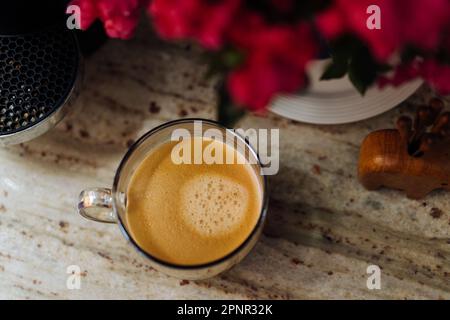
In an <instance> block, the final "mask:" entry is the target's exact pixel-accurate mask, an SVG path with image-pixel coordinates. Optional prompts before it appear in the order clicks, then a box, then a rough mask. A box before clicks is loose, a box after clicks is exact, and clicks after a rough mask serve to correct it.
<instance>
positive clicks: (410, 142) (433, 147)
mask: <svg viewBox="0 0 450 320" xmlns="http://www.w3.org/2000/svg"><path fill="white" fill-rule="evenodd" d="M443 108H444V103H443V102H442V101H441V100H439V99H437V98H435V99H432V100H431V101H430V104H429V106H423V107H419V109H418V110H417V113H416V116H415V119H414V121H413V120H412V119H411V118H410V117H405V116H403V117H400V118H399V119H398V120H397V129H388V130H380V131H375V132H372V133H371V134H369V135H368V136H367V137H366V138H365V139H364V141H363V143H362V145H361V151H360V157H359V166H358V175H359V180H360V182H361V183H362V185H363V186H364V187H366V188H367V189H369V190H376V189H379V188H381V187H387V188H392V189H398V190H404V191H405V192H406V195H407V196H408V198H412V199H420V198H423V197H425V196H426V195H427V194H428V193H430V192H431V191H433V190H435V189H445V190H447V191H450V186H449V185H450V112H445V113H442V110H443Z"/></svg>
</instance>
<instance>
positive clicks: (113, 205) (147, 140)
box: [78, 119, 268, 280]
mask: <svg viewBox="0 0 450 320" xmlns="http://www.w3.org/2000/svg"><path fill="white" fill-rule="evenodd" d="M199 123H201V132H199V130H198V127H197V128H196V125H197V124H199ZM177 129H181V130H185V131H187V132H189V133H190V134H192V136H193V137H197V136H198V135H201V136H203V134H204V132H205V131H207V130H208V129H216V130H218V131H220V132H221V133H222V134H223V136H227V137H232V138H233V139H234V140H232V141H236V142H237V144H238V145H239V146H241V148H237V149H236V150H239V149H242V146H243V148H244V149H243V150H241V151H243V152H241V153H242V155H244V157H245V161H246V162H247V163H248V164H249V166H251V170H253V171H254V174H255V176H256V177H257V180H258V182H257V183H258V184H259V190H260V191H261V196H260V197H259V199H260V201H261V203H260V204H259V207H260V208H261V209H260V211H259V215H258V217H257V221H256V223H255V224H254V226H253V228H252V229H251V232H250V233H249V234H248V236H247V237H246V239H245V240H244V241H243V242H242V243H241V244H240V245H239V246H238V247H237V248H235V249H234V250H233V251H231V252H230V253H228V254H226V255H225V256H223V257H220V258H219V259H216V260H213V261H209V262H206V263H201V264H195V265H191V264H189V265H183V264H176V263H172V262H169V261H165V260H164V259H161V258H160V257H156V256H155V255H154V254H152V253H151V252H149V250H145V249H144V248H142V246H140V245H139V244H138V241H137V240H136V239H134V238H133V235H132V232H130V226H129V225H128V223H127V219H126V218H127V217H126V215H127V192H128V187H129V185H130V181H131V180H132V177H133V174H134V173H135V172H136V170H137V169H138V167H139V165H140V164H141V163H142V162H143V160H144V159H145V158H146V157H147V156H148V155H149V154H150V153H151V152H152V151H153V150H155V148H157V147H158V146H161V144H164V143H165V142H168V141H171V138H172V133H173V131H174V130H177ZM224 143H227V144H229V143H230V141H229V140H227V141H224ZM232 147H233V148H236V147H235V146H234V145H232ZM238 152H240V151H238ZM262 172H263V169H262V165H261V162H260V161H259V157H258V154H257V153H256V151H255V150H254V149H253V147H252V146H251V145H250V144H249V143H248V142H247V141H246V140H245V139H243V138H242V137H241V136H240V135H238V134H237V133H236V132H234V131H232V130H230V129H227V128H225V127H223V126H222V125H220V124H218V123H217V122H214V121H211V120H203V119H182V120H175V121H171V122H168V123H165V124H162V125H160V126H158V127H156V128H154V129H152V130H151V131H149V132H148V133H146V134H145V135H144V136H142V137H141V138H140V139H139V140H138V141H137V142H136V143H135V144H134V145H133V146H131V148H130V149H129V150H128V152H127V153H126V154H125V156H124V158H123V159H122V161H121V163H120V165H119V168H118V169H117V172H116V174H115V178H114V182H113V187H112V189H107V188H96V189H90V190H84V191H82V192H81V194H80V197H79V202H78V212H79V213H80V214H81V215H82V216H83V217H85V218H88V219H90V220H94V221H97V222H104V223H115V224H118V225H119V228H120V230H121V232H122V234H123V235H124V237H125V238H126V239H127V240H128V241H129V242H130V243H131V244H132V246H134V247H135V248H136V249H137V251H138V252H139V253H141V254H142V255H144V256H145V257H146V258H147V259H148V262H149V264H150V265H151V266H152V267H153V268H155V269H156V270H159V271H161V272H163V273H165V274H167V275H170V276H173V277H176V278H180V279H189V280H196V279H205V278H209V277H213V276H215V275H217V274H219V273H221V272H223V271H226V270H228V269H229V268H231V267H232V266H234V265H235V264H237V263H238V262H240V261H241V260H242V259H243V258H244V257H245V256H246V255H247V254H248V253H249V252H250V250H251V249H252V248H253V247H254V246H255V244H256V242H257V240H258V239H259V236H260V235H261V232H262V229H263V225H264V222H265V219H266V213H267V206H268V197H267V179H266V177H265V175H263V174H262Z"/></svg>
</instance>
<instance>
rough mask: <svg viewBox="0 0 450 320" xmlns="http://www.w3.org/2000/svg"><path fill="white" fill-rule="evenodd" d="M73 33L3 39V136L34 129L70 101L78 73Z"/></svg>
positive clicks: (0, 126) (0, 109)
mask: <svg viewBox="0 0 450 320" xmlns="http://www.w3.org/2000/svg"><path fill="white" fill-rule="evenodd" d="M78 63H79V55H78V47H77V43H76V39H75V36H74V34H73V32H71V31H69V30H67V29H66V28H63V27H58V28H53V29H49V30H48V31H47V32H41V33H35V34H28V35H20V36H2V35H0V135H3V134H10V133H13V132H17V131H20V130H23V129H25V128H28V127H30V126H33V125H35V124H36V123H38V122H39V121H41V120H42V119H44V118H45V117H46V116H48V115H49V114H51V113H52V112H53V111H54V110H56V109H57V108H58V107H59V106H60V105H61V104H62V103H63V102H64V101H65V99H66V98H67V96H68V94H69V93H70V90H71V88H72V86H73V84H74V82H75V79H76V76H77V72H78Z"/></svg>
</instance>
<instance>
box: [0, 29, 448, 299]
mask: <svg viewBox="0 0 450 320" xmlns="http://www.w3.org/2000/svg"><path fill="white" fill-rule="evenodd" d="M205 72H206V65H204V63H203V62H202V59H201V55H200V53H199V52H198V50H197V49H193V48H190V47H189V46H184V45H176V46H175V45H165V44H162V43H160V42H159V41H157V40H154V39H153V38H152V37H151V36H150V34H148V32H147V31H145V30H144V31H142V32H141V34H140V35H139V36H138V37H137V39H135V40H132V41H129V42H121V41H110V42H109V43H108V44H107V45H106V46H104V47H103V48H102V49H101V50H100V51H99V52H97V53H96V54H95V55H94V56H93V57H91V58H90V59H88V60H87V62H86V78H85V86H84V90H83V93H82V95H81V96H80V98H79V100H78V102H77V105H76V108H75V110H74V113H73V114H72V115H71V116H70V117H68V118H67V119H65V120H64V121H63V123H61V124H60V125H59V126H58V127H57V128H56V129H54V130H52V131H51V132H49V133H47V134H46V135H44V136H42V137H40V138H38V139H36V140H35V141H32V142H29V143H26V144H23V145H19V146H14V147H8V148H4V149H1V150H0V159H1V163H2V165H1V166H0V298H7V299H19V298H29V299H47V298H50V299H55V298H59V299H81V298H87V299H99V298H100V299H103V298H105V299H119V298H126V299H140V298H149V299H152V298H160V299H196V298H199V299H202V298H210V299H235V298H237V299H240V298H275V299H276V298H291V299H303V298H305V299H312V298H327V299H333V298H369V299H377V298H388V299H404V298H408V299H416V298H417V299H429V298H445V299H449V298H450V200H449V199H450V198H449V195H448V194H446V193H443V192H436V193H434V194H432V195H431V196H430V197H428V198H427V199H426V200H424V201H412V200H408V199H406V198H405V197H404V195H403V194H402V193H401V192H396V191H387V190H382V191H380V192H367V191H365V190H364V189H363V188H362V187H361V186H360V185H359V184H358V182H357V180H356V176H355V172H356V166H357V159H358V146H359V144H360V142H361V141H362V139H363V138H364V136H365V135H366V134H368V133H369V132H370V131H372V130H375V129H379V128H385V127H389V126H391V124H392V123H393V121H394V119H395V117H397V116H398V115H399V114H400V113H404V112H409V111H411V110H412V106H413V105H414V104H417V103H420V102H421V101H422V100H423V99H424V98H426V97H427V96H428V95H429V91H428V90H426V89H422V90H421V91H420V92H418V93H417V94H416V95H415V96H414V97H412V98H411V99H410V100H408V102H407V103H404V104H403V105H402V107H400V108H397V109H395V110H393V111H391V112H388V113H387V114H384V115H382V116H379V117H377V118H374V119H370V120H367V121H363V122H360V123H357V124H351V125H342V126H322V127H320V126H313V125H306V124H300V123H295V122H292V121H289V120H286V119H282V118H280V117H278V116H274V115H267V116H264V117H261V116H259V117H256V116H248V117H246V118H244V119H243V120H242V121H241V122H240V123H239V125H240V126H242V127H244V128H248V127H254V128H280V129H281V140H280V150H281V163H280V166H281V168H280V172H279V174H278V175H276V176H273V177H271V178H270V183H271V187H272V188H271V196H270V198H271V205H270V209H269V219H268V223H267V226H266V229H265V232H264V235H263V237H262V239H261V241H260V242H259V244H258V245H257V247H256V248H255V249H254V250H253V251H252V253H251V254H250V255H249V256H248V257H247V258H246V259H245V260H244V261H243V262H242V263H241V264H239V265H238V266H236V267H235V268H233V269H232V270H230V271H229V272H227V273H225V274H223V275H221V276H219V277H216V278H213V279H210V280H205V281H196V282H194V281H190V282H185V281H184V282H183V281H180V280H176V279H172V278H169V277H166V276H164V275H162V274H160V273H158V272H156V271H155V270H153V269H152V268H149V267H148V266H147V265H146V261H145V260H144V259H143V258H142V257H141V256H139V255H138V254H137V253H136V252H135V251H134V250H133V249H132V248H131V247H130V246H129V245H128V244H127V243H126V241H125V240H124V239H123V237H122V236H121V234H120V232H119V230H118V228H117V227H116V226H111V225H101V224H97V223H93V222H90V221H86V220H84V219H82V218H81V217H79V216H78V215H77V213H76V210H75V206H76V199H77V196H78V193H79V191H80V190H82V189H83V188H87V187H95V186H110V185H111V183H112V178H113V175H114V171H115V169H116V167H117V165H118V163H119V161H120V159H121V157H122V155H123V154H124V152H125V151H126V147H127V145H129V144H130V143H132V142H133V141H134V140H135V139H136V138H137V137H139V136H140V135H141V134H142V133H144V132H146V131H147V130H149V129H151V128H153V127H154V126H155V125H157V124H160V123H162V122H164V121H167V120H171V119H176V118H180V117H204V118H213V117H214V105H215V95H214V81H206V80H204V74H205ZM432 208H439V209H440V210H441V211H442V213H443V214H442V215H441V216H440V217H439V218H433V217H432V216H431V215H430V213H431V210H432ZM72 264H75V265H79V266H80V267H81V269H82V271H83V277H82V283H81V289H80V290H68V289H67V288H66V279H67V276H68V275H67V274H66V268H67V266H69V265H72ZM371 264H376V265H379V266H380V267H381V268H382V289H381V290H368V289H367V287H366V280H367V274H366V268H367V266H368V265H371Z"/></svg>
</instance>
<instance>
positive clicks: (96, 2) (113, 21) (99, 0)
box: [71, 0, 147, 39]
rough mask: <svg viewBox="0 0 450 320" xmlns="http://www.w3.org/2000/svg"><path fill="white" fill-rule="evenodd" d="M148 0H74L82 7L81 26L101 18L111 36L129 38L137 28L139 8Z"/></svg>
mask: <svg viewBox="0 0 450 320" xmlns="http://www.w3.org/2000/svg"><path fill="white" fill-rule="evenodd" d="M146 3H147V0H74V1H72V2H71V4H73V5H78V6H79V7H80V9H81V28H82V29H83V30H86V29H87V28H89V26H90V25H91V24H92V23H93V22H94V21H95V20H96V19H100V20H101V21H102V22H103V24H104V26H105V30H106V33H107V34H108V36H110V37H111V38H120V39H129V38H130V37H131V36H132V35H133V34H134V31H135V29H136V26H137V24H138V20H139V10H140V9H141V8H142V6H143V5H145V4H146Z"/></svg>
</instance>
